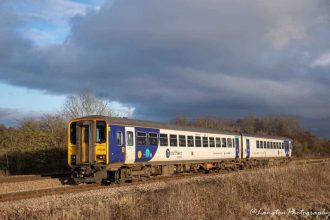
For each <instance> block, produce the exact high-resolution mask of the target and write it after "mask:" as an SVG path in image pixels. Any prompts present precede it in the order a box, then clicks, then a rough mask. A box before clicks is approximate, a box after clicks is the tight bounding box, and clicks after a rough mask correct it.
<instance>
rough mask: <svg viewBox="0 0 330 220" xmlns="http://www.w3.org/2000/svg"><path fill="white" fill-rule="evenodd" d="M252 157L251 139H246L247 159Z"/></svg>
mask: <svg viewBox="0 0 330 220" xmlns="http://www.w3.org/2000/svg"><path fill="white" fill-rule="evenodd" d="M249 158H250V139H246V159H249Z"/></svg>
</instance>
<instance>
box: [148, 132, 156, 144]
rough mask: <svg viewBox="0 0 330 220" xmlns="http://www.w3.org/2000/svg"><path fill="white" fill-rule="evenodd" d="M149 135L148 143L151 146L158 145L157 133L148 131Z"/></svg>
mask: <svg viewBox="0 0 330 220" xmlns="http://www.w3.org/2000/svg"><path fill="white" fill-rule="evenodd" d="M148 137H149V144H150V145H152V146H157V145H158V134H156V133H148Z"/></svg>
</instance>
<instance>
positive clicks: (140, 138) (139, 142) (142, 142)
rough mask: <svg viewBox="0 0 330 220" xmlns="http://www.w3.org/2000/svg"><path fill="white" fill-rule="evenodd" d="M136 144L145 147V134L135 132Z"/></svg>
mask: <svg viewBox="0 0 330 220" xmlns="http://www.w3.org/2000/svg"><path fill="white" fill-rule="evenodd" d="M136 144H137V145H147V133H145V132H137V133H136Z"/></svg>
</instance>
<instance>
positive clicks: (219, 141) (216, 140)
mask: <svg viewBox="0 0 330 220" xmlns="http://www.w3.org/2000/svg"><path fill="white" fill-rule="evenodd" d="M215 146H216V147H221V139H220V138H215Z"/></svg>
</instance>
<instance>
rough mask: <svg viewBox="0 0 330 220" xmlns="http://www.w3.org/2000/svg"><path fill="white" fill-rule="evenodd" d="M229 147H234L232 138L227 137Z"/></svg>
mask: <svg viewBox="0 0 330 220" xmlns="http://www.w3.org/2000/svg"><path fill="white" fill-rule="evenodd" d="M227 143H228V147H233V143H232V140H231V138H227Z"/></svg>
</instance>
